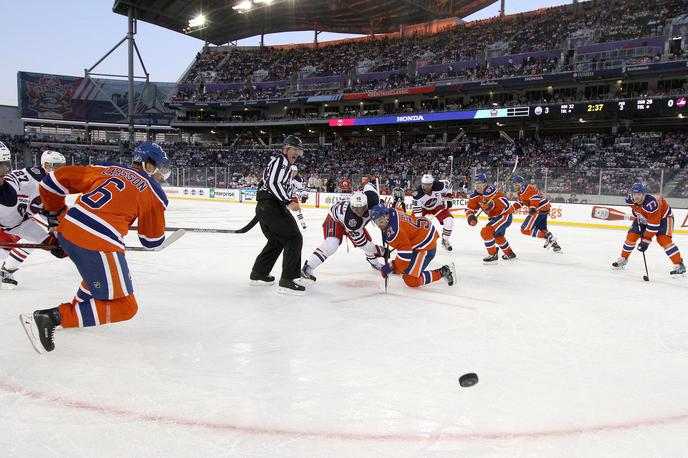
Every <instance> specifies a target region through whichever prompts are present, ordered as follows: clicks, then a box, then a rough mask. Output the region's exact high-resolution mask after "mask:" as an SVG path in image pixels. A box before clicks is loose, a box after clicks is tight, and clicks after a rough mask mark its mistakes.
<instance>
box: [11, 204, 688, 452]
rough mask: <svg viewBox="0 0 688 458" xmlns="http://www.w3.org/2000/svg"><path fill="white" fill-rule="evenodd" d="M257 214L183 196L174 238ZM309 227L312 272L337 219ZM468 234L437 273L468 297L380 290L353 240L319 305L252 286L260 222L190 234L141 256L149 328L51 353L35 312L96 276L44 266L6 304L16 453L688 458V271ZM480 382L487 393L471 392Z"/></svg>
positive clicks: (313, 216)
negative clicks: (27, 323) (470, 379)
mask: <svg viewBox="0 0 688 458" xmlns="http://www.w3.org/2000/svg"><path fill="white" fill-rule="evenodd" d="M253 212H254V207H253V206H252V205H242V204H228V203H219V202H189V201H177V200H175V201H172V202H171V204H170V209H169V211H168V225H169V226H195V227H218V228H237V227H241V226H242V225H243V224H244V223H246V222H247V221H249V220H250V219H251V217H252V215H253ZM304 213H305V215H306V220H307V222H308V225H309V227H308V229H307V230H306V231H304V249H303V255H304V258H305V257H306V256H308V255H310V253H311V252H312V250H313V249H314V248H315V247H317V246H318V245H319V243H320V241H321V240H322V229H321V224H322V221H323V219H324V216H325V213H326V212H325V210H319V209H306V210H304ZM482 224H483V222H481V224H480V226H482ZM455 226H456V229H455V231H454V234H453V235H452V242H453V244H454V247H455V249H454V251H453V252H451V253H449V252H447V251H444V250H443V249H442V248H438V256H437V258H436V259H435V261H433V263H432V266H434V267H439V266H440V265H441V264H443V263H446V262H449V261H450V260H453V261H454V262H455V263H456V267H457V270H458V276H459V282H458V286H457V287H453V288H450V287H448V286H447V285H446V283H444V281H442V282H438V283H435V284H433V285H431V286H426V287H424V288H421V289H417V290H412V289H410V288H408V287H406V286H405V285H404V284H403V282H402V281H401V279H400V278H399V277H396V278H392V279H391V281H390V285H389V292H388V293H387V294H384V293H383V292H382V291H381V288H380V276H379V274H378V273H377V272H374V271H373V270H372V269H370V267H369V266H368V264H367V263H366V262H365V260H364V255H363V253H362V252H360V251H358V250H355V249H353V248H352V249H351V252H349V253H347V250H346V246H345V245H342V246H341V247H340V249H339V251H338V252H337V253H336V254H335V255H334V256H332V257H331V258H330V259H328V260H327V262H326V263H325V264H323V265H322V266H321V267H320V268H319V269H318V270H317V271H316V274H317V275H318V282H317V283H316V284H315V285H314V286H312V287H309V289H308V291H307V295H306V296H304V297H292V296H286V297H285V296H281V295H278V294H277V292H276V286H273V287H268V288H257V287H250V286H248V274H249V271H250V267H251V265H252V264H253V260H254V259H255V256H256V255H257V253H258V252H259V251H260V249H261V248H262V246H263V245H264V241H265V239H264V238H263V236H262V234H261V233H260V230H259V229H258V228H256V229H254V230H253V231H251V232H249V233H247V234H243V235H240V234H232V235H221V234H187V235H186V237H184V238H183V239H181V240H180V241H179V242H177V243H176V244H175V245H173V246H171V247H170V248H168V249H167V250H165V251H163V252H160V253H129V254H128V255H127V258H128V261H129V266H130V270H131V273H132V277H133V281H134V286H135V288H136V296H137V299H138V302H139V313H138V315H137V316H136V317H134V319H133V320H131V321H129V322H125V323H119V324H114V325H109V326H105V327H101V328H90V329H86V330H84V329H81V330H69V331H66V330H59V331H58V332H57V333H56V337H55V340H56V350H55V351H54V352H53V353H50V354H47V355H38V354H36V353H35V352H34V350H33V348H32V347H31V345H30V344H29V341H28V339H27V338H26V336H25V335H24V331H23V329H22V328H21V326H20V324H19V320H18V315H19V313H21V312H28V311H32V310H34V309H36V308H46V307H52V306H55V305H57V304H58V303H59V302H63V301H67V300H70V299H71V298H72V297H73V295H74V293H75V291H76V288H77V286H78V284H79V278H78V274H77V271H76V269H75V268H74V266H73V264H72V263H71V262H70V261H68V260H64V261H59V260H57V259H55V258H53V257H52V256H50V255H49V254H46V253H43V252H40V253H36V254H34V255H33V256H32V258H30V259H29V260H28V261H27V262H26V264H25V267H24V268H23V269H22V270H21V271H20V272H19V273H18V274H16V275H15V277H16V278H17V280H18V281H19V282H20V285H19V288H18V289H16V290H14V291H0V294H1V296H0V302H1V304H2V307H1V308H0V311H1V313H2V320H0V361H1V364H0V455H1V456H3V457H6V456H21V457H25V456H26V457H28V456H31V457H38V456H40V457H53V456H69V457H96V456H97V457H124V456H136V457H149V456H150V457H158V456H160V457H163V456H164V457H172V456H184V457H206V456H232V457H234V456H237V457H254V456H255V457H285V456H288V457H369V456H370V457H379V456H390V457H416V456H419V457H426V456H429V457H458V456H471V457H487V456H489V457H492V456H495V457H505V456H507V457H508V456H513V457H521V456H528V457H536V456H541V457H554V456H567V457H581V456H591V457H602V456H603V457H606V458H608V457H622V456H623V457H626V456H638V457H659V456H662V457H678V456H685V453H686V450H688V301H687V300H686V297H687V293H688V279H687V278H682V279H671V278H669V274H668V272H669V270H670V268H671V265H670V262H669V260H668V259H667V257H666V256H665V255H664V253H663V251H662V250H661V249H660V248H659V247H658V246H657V245H656V244H653V245H652V246H651V247H650V249H649V250H648V253H647V254H648V264H649V269H650V279H651V281H650V282H649V283H645V282H643V281H642V275H643V273H644V269H643V266H642V257H641V256H640V253H638V252H635V253H633V255H632V258H631V261H630V263H629V266H628V267H627V269H626V270H625V271H623V272H613V271H612V270H610V263H611V262H612V261H613V260H615V259H616V258H617V257H618V254H619V251H620V249H621V245H622V243H623V241H624V232H622V231H618V230H601V229H579V228H566V227H559V226H552V229H553V230H554V232H555V234H556V235H557V237H558V238H559V242H560V244H561V245H562V247H563V251H564V254H561V255H557V254H554V253H552V252H551V251H546V250H544V249H543V248H542V242H541V240H534V239H532V238H529V237H525V236H523V235H522V234H521V233H520V231H519V230H518V226H519V224H518V223H514V224H513V225H512V227H511V228H510V229H509V230H508V231H507V237H508V239H509V241H510V243H511V245H512V247H513V249H514V250H515V252H516V253H517V254H518V260H517V261H515V262H511V263H507V262H500V265H498V266H484V265H483V264H482V261H481V259H482V257H483V256H484V253H485V250H484V246H483V244H482V240H481V239H480V235H479V230H478V229H477V228H470V227H468V225H467V224H466V221H465V219H457V220H456V225H455ZM373 232H374V231H373ZM131 235H134V234H133V233H132V234H131ZM377 235H378V234H377V233H375V236H377ZM675 240H676V243H677V245H678V246H679V248H681V249H682V250H683V253H684V256H686V253H688V237H686V236H685V235H683V236H682V235H678V236H676V239H675ZM128 241H129V242H130V243H131V244H132V245H136V244H137V241H136V237H135V235H134V236H130V237H129V239H128ZM280 270H281V260H280V261H279V262H278V265H277V266H276V269H275V271H273V273H276V274H278V275H279V272H280ZM466 372H477V373H478V375H479V376H480V383H478V384H477V385H476V386H474V387H471V388H461V387H460V386H459V384H458V381H457V379H458V377H459V376H460V375H461V374H463V373H466Z"/></svg>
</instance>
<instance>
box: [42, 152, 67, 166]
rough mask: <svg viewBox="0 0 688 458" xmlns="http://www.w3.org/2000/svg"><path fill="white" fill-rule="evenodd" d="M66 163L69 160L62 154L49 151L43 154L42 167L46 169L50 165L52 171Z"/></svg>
mask: <svg viewBox="0 0 688 458" xmlns="http://www.w3.org/2000/svg"><path fill="white" fill-rule="evenodd" d="M66 163H67V160H66V159H65V157H64V156H63V155H62V153H60V152H58V151H52V150H47V151H43V154H41V166H43V167H45V164H48V165H49V166H50V167H51V168H52V169H56V168H58V167H61V166H63V165H65V164H66Z"/></svg>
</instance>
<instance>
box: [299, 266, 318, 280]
mask: <svg viewBox="0 0 688 458" xmlns="http://www.w3.org/2000/svg"><path fill="white" fill-rule="evenodd" d="M301 279H302V280H303V281H306V282H311V283H315V280H316V278H315V275H313V269H311V267H310V266H309V265H308V261H306V262H304V263H303V267H302V268H301Z"/></svg>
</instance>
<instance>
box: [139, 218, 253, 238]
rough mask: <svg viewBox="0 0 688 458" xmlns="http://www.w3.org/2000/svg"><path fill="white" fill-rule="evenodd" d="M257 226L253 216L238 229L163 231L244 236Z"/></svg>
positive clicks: (195, 228) (173, 228)
mask: <svg viewBox="0 0 688 458" xmlns="http://www.w3.org/2000/svg"><path fill="white" fill-rule="evenodd" d="M256 224H258V216H257V215H256V216H254V217H253V219H252V220H251V221H249V222H248V224H246V225H245V226H244V227H242V228H240V229H211V228H200V227H166V228H165V231H168V232H169V231H179V230H184V231H186V232H199V233H204V234H244V233H246V232H248V231H250V230H251V229H253V227H254V226H255V225H256ZM136 229H138V226H131V228H129V230H132V231H133V230H136Z"/></svg>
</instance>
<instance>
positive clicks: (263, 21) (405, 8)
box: [112, 0, 497, 45]
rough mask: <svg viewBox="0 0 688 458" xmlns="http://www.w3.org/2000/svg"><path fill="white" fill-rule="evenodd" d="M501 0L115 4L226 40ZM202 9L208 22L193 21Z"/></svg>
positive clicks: (424, 15)
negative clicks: (190, 22)
mask: <svg viewBox="0 0 688 458" xmlns="http://www.w3.org/2000/svg"><path fill="white" fill-rule="evenodd" d="M496 1H497V0H326V1H323V0H115V4H114V6H113V7H112V10H113V11H114V12H115V13H119V14H122V15H125V16H126V15H127V14H128V11H129V7H130V6H133V7H135V8H136V17H137V18H138V19H139V20H141V21H144V22H148V23H151V24H155V25H158V26H160V27H164V28H166V29H170V30H174V31H175V32H180V33H186V34H188V35H191V36H193V37H196V38H199V39H201V40H204V41H208V42H210V43H213V44H216V45H220V44H224V43H229V42H231V41H234V40H240V39H242V38H248V37H253V36H257V35H260V34H263V33H265V34H269V33H277V32H293V31H304V30H319V31H323V32H340V33H360V34H369V33H371V32H372V33H390V32H398V31H399V26H400V25H410V24H419V23H423V22H430V21H432V20H435V19H444V18H449V17H458V18H465V17H466V16H469V15H471V14H473V13H475V12H476V11H479V10H481V9H483V8H485V7H486V6H488V5H491V4H492V3H495V2H496ZM199 14H202V15H203V17H204V19H205V21H204V23H203V24H202V25H196V26H195V27H190V25H189V21H191V20H192V19H194V18H198V17H199Z"/></svg>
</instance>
